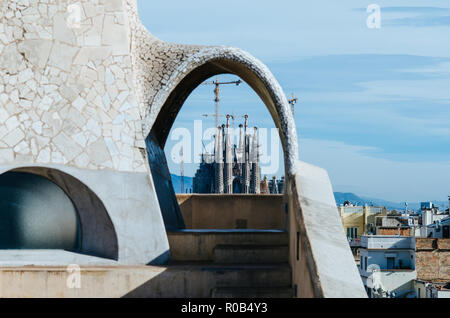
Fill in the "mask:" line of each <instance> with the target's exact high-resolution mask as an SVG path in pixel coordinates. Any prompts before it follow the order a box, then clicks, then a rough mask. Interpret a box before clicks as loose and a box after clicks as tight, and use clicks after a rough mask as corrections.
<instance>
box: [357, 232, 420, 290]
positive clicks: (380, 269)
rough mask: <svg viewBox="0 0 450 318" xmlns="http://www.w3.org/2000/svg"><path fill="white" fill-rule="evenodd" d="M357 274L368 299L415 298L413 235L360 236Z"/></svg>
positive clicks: (415, 276)
mask: <svg viewBox="0 0 450 318" xmlns="http://www.w3.org/2000/svg"><path fill="white" fill-rule="evenodd" d="M360 244H361V247H360V265H359V268H360V274H361V278H362V281H363V284H364V287H365V288H366V291H367V294H368V296H369V297H371V298H399V297H402V298H403V297H415V289H414V281H415V279H416V278H417V272H416V270H415V238H414V237H405V236H392V235H376V236H361V241H360Z"/></svg>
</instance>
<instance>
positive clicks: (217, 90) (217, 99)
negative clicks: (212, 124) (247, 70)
mask: <svg viewBox="0 0 450 318" xmlns="http://www.w3.org/2000/svg"><path fill="white" fill-rule="evenodd" d="M241 83H242V80H237V81H231V82H219V76H216V80H215V81H210V82H205V83H203V85H214V86H215V88H214V95H215V99H214V102H215V103H216V113H215V114H214V116H215V117H216V127H218V126H219V117H220V116H219V102H220V85H230V84H235V85H236V86H239V85H241Z"/></svg>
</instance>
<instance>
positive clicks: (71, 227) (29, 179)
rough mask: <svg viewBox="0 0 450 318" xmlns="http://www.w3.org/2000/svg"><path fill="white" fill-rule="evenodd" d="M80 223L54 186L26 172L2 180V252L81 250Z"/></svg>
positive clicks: (68, 202)
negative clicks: (8, 250)
mask: <svg viewBox="0 0 450 318" xmlns="http://www.w3.org/2000/svg"><path fill="white" fill-rule="evenodd" d="M80 230H81V227H80V221H79V218H78V212H77V211H76V208H75V206H74V205H73V203H72V201H71V200H70V198H69V197H68V196H67V194H66V193H64V191H63V190H62V189H61V188H60V187H58V186H57V185H56V184H54V183H53V182H51V181H49V180H48V179H46V178H43V177H41V176H38V175H35V174H31V173H26V172H14V171H12V172H7V173H4V174H2V175H1V176H0V249H63V250H67V251H73V252H78V251H79V249H80V245H81V244H80V238H81V237H80Z"/></svg>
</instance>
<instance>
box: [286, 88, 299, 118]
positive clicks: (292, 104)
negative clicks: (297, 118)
mask: <svg viewBox="0 0 450 318" xmlns="http://www.w3.org/2000/svg"><path fill="white" fill-rule="evenodd" d="M288 102H289V105H291V111H292V116H294V114H295V112H294V110H295V104H297V102H298V98H297V97H295V95H294V93H292V96H291V98H290V99H289V100H288Z"/></svg>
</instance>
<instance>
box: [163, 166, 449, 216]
mask: <svg viewBox="0 0 450 318" xmlns="http://www.w3.org/2000/svg"><path fill="white" fill-rule="evenodd" d="M170 176H171V177H172V184H173V188H174V190H175V193H180V192H181V177H180V176H178V175H175V174H171V175H170ZM193 179H194V178H193V177H184V189H185V190H188V191H189V190H190V189H191V188H192V182H193ZM334 198H335V199H336V205H338V206H339V205H341V204H344V202H345V201H350V203H352V204H354V205H366V204H367V205H374V206H385V207H386V208H387V209H388V210H404V209H405V202H392V201H386V200H383V199H377V198H370V197H362V196H358V195H356V194H354V193H351V192H347V193H344V192H335V193H334ZM431 201H432V200H431ZM432 202H433V203H434V205H436V206H438V207H439V209H441V210H445V209H447V208H448V202H447V201H432ZM408 209H410V210H415V211H418V210H420V202H408Z"/></svg>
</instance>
